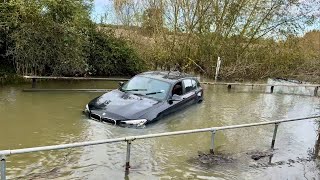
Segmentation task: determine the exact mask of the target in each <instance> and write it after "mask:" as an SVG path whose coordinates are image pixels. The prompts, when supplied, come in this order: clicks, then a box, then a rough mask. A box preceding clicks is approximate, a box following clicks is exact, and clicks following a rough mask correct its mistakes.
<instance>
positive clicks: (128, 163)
mask: <svg viewBox="0 0 320 180" xmlns="http://www.w3.org/2000/svg"><path fill="white" fill-rule="evenodd" d="M131 141H132V140H128V141H127V156H126V165H125V166H126V171H129V169H130V150H131Z"/></svg>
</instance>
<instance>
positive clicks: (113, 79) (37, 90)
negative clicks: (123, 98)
mask: <svg viewBox="0 0 320 180" xmlns="http://www.w3.org/2000/svg"><path fill="white" fill-rule="evenodd" d="M23 77H24V78H25V79H32V89H25V90H24V91H26V92H40V91H76V92H105V91H108V90H104V89H102V90H101V89H100V90H95V89H93V90H91V89H35V88H36V84H37V83H36V82H37V81H36V80H37V79H55V80H101V81H128V80H129V79H126V78H95V77H52V76H23ZM200 83H201V84H208V85H223V86H227V87H228V89H231V87H232V86H251V87H254V86H266V87H268V86H270V93H273V91H274V88H275V87H277V86H278V87H313V88H314V94H313V95H314V96H318V90H319V87H320V84H254V83H228V82H200Z"/></svg>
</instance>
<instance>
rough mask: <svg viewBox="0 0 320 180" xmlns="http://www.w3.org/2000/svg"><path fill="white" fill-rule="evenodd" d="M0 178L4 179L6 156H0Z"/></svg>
mask: <svg viewBox="0 0 320 180" xmlns="http://www.w3.org/2000/svg"><path fill="white" fill-rule="evenodd" d="M0 169H1V170H0V171H1V180H6V157H5V156H1V167H0Z"/></svg>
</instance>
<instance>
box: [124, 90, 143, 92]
mask: <svg viewBox="0 0 320 180" xmlns="http://www.w3.org/2000/svg"><path fill="white" fill-rule="evenodd" d="M122 90H123V91H125V92H127V91H147V89H122Z"/></svg>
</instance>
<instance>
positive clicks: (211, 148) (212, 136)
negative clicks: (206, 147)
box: [210, 130, 216, 154]
mask: <svg viewBox="0 0 320 180" xmlns="http://www.w3.org/2000/svg"><path fill="white" fill-rule="evenodd" d="M215 134H216V130H213V131H212V133H211V147H210V153H211V154H214V136H215Z"/></svg>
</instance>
